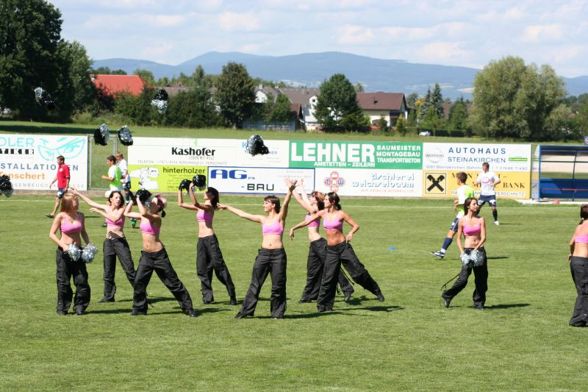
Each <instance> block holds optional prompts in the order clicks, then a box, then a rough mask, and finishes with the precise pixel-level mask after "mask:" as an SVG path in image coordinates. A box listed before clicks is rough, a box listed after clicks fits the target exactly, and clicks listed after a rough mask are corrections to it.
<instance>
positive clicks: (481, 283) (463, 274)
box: [442, 248, 488, 306]
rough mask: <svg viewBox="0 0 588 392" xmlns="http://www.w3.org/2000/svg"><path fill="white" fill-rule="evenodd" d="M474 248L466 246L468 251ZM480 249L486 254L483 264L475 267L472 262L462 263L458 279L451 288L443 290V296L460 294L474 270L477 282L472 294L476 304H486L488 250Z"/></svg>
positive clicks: (449, 297) (448, 297)
mask: <svg viewBox="0 0 588 392" xmlns="http://www.w3.org/2000/svg"><path fill="white" fill-rule="evenodd" d="M472 249H473V248H466V249H465V250H466V251H467V250H472ZM478 251H479V252H482V253H483V254H484V261H483V263H482V265H480V266H478V267H473V266H472V265H471V264H468V265H463V264H462V267H461V271H460V273H459V276H458V278H457V280H456V281H455V283H454V284H453V286H452V287H451V288H450V289H449V290H446V291H444V292H443V294H442V296H443V298H447V299H449V300H451V299H452V298H453V297H455V296H456V295H457V294H459V292H460V291H461V290H463V289H464V288H465V287H466V285H467V284H468V277H469V276H470V274H471V273H472V270H473V271H474V279H475V283H476V288H475V289H474V293H473V294H472V299H473V301H474V306H484V303H485V302H486V291H487V290H488V260H487V258H486V251H485V250H484V248H480V249H478Z"/></svg>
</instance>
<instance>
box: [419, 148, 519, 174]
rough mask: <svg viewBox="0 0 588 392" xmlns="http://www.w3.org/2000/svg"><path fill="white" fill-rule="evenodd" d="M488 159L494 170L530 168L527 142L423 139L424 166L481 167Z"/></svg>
mask: <svg viewBox="0 0 588 392" xmlns="http://www.w3.org/2000/svg"><path fill="white" fill-rule="evenodd" d="M484 162H488V163H489V164H490V170H492V171H493V172H495V173H497V172H504V171H518V172H523V171H524V172H529V171H530V170H531V145H530V144H473V143H424V144H423V169H426V170H431V169H433V170H435V169H441V170H457V171H468V170H481V168H482V163H484Z"/></svg>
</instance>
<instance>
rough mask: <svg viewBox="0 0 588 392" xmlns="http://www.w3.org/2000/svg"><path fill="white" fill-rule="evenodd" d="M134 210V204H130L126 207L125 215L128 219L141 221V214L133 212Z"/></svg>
mask: <svg viewBox="0 0 588 392" xmlns="http://www.w3.org/2000/svg"><path fill="white" fill-rule="evenodd" d="M137 199H138V198H137ZM132 208H133V203H128V204H127V206H126V207H125V210H124V213H123V215H124V216H126V217H128V218H135V219H141V217H142V216H141V214H139V213H137V212H131V209H132Z"/></svg>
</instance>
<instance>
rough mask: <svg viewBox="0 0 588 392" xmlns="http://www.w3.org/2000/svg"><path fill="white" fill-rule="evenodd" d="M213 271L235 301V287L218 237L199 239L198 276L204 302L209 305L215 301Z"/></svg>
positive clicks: (197, 251) (211, 236) (197, 248)
mask: <svg viewBox="0 0 588 392" xmlns="http://www.w3.org/2000/svg"><path fill="white" fill-rule="evenodd" d="M212 271H214V273H215V275H216V277H217V279H218V280H219V281H220V282H221V283H222V284H224V285H225V286H226V287H227V292H228V293H229V297H230V298H231V299H235V298H236V296H235V285H234V284H233V280H232V279H231V274H230V273H229V268H228V267H227V265H226V264H225V260H224V259H223V254H222V253H221V250H220V246H219V244H218V239H217V238H216V235H214V234H213V235H210V236H207V237H202V238H198V244H197V245H196V274H197V275H198V278H199V279H200V287H201V291H202V301H204V302H205V303H209V302H212V301H214V295H213V293H212Z"/></svg>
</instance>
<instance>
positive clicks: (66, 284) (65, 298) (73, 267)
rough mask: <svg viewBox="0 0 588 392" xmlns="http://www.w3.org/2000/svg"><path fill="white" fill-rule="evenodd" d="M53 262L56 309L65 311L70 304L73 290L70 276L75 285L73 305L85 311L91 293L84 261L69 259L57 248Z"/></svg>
mask: <svg viewBox="0 0 588 392" xmlns="http://www.w3.org/2000/svg"><path fill="white" fill-rule="evenodd" d="M55 262H56V265H57V273H56V278H57V311H58V312H65V313H67V312H68V310H69V307H70V306H71V301H72V298H73V291H72V289H71V283H70V280H71V278H72V277H73V282H74V285H75V286H76V295H75V298H73V299H74V307H75V309H76V310H82V311H85V310H86V308H87V307H88V305H89V304H90V295H91V290H90V285H89V284H88V271H87V270H86V263H84V262H83V261H81V260H79V261H73V260H71V259H70V258H69V255H68V254H67V253H65V252H64V251H62V250H61V248H57V252H56V254H55Z"/></svg>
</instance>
